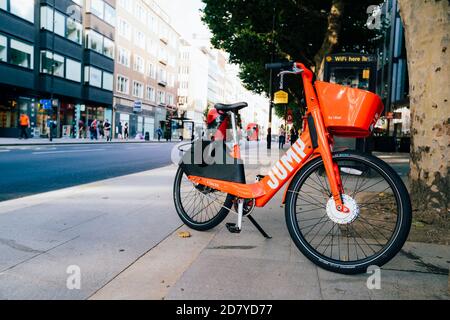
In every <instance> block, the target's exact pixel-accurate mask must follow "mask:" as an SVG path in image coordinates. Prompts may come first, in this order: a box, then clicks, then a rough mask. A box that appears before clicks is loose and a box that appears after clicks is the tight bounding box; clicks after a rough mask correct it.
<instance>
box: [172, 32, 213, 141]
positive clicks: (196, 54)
mask: <svg viewBox="0 0 450 320" xmlns="http://www.w3.org/2000/svg"><path fill="white" fill-rule="evenodd" d="M208 63H209V51H208V50H207V49H206V48H205V47H200V48H199V47H196V46H193V45H191V44H190V43H188V42H187V41H186V40H182V41H181V47H180V55H179V68H178V80H179V89H178V107H179V113H180V114H181V115H184V116H185V118H186V119H187V121H189V122H185V124H184V125H183V132H182V134H183V136H184V137H185V138H188V137H189V136H190V135H191V133H192V130H194V132H197V134H199V132H200V134H201V132H202V131H203V130H204V129H205V119H204V113H205V110H206V109H207V106H208V69H209V67H208ZM191 126H193V128H192V127H191Z"/></svg>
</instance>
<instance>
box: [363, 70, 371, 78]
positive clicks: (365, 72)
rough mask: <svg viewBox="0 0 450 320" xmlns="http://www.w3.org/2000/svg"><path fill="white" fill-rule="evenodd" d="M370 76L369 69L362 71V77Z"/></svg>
mask: <svg viewBox="0 0 450 320" xmlns="http://www.w3.org/2000/svg"><path fill="white" fill-rule="evenodd" d="M369 78H370V69H365V70H364V71H363V79H369Z"/></svg>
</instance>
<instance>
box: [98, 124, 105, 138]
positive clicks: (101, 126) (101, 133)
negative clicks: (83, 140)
mask: <svg viewBox="0 0 450 320" xmlns="http://www.w3.org/2000/svg"><path fill="white" fill-rule="evenodd" d="M98 133H99V134H100V138H101V139H102V140H103V139H104V138H105V130H104V124H103V121H100V122H99V123H98Z"/></svg>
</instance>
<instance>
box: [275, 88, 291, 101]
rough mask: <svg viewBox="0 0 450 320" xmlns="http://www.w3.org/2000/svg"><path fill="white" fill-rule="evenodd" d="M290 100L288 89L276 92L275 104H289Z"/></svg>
mask: <svg viewBox="0 0 450 320" xmlns="http://www.w3.org/2000/svg"><path fill="white" fill-rule="evenodd" d="M288 102H289V95H288V93H287V92H286V91H283V90H280V91H277V92H275V98H274V99H273V103H275V104H287V103H288Z"/></svg>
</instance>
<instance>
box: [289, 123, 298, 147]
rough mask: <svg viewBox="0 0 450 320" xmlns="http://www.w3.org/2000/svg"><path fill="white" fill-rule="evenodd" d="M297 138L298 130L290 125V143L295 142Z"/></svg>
mask: <svg viewBox="0 0 450 320" xmlns="http://www.w3.org/2000/svg"><path fill="white" fill-rule="evenodd" d="M297 139H298V132H297V130H295V128H294V127H292V129H291V145H293V144H294V143H295V141H297Z"/></svg>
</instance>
